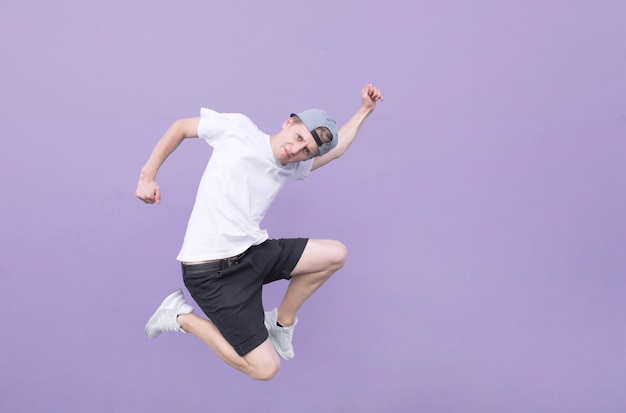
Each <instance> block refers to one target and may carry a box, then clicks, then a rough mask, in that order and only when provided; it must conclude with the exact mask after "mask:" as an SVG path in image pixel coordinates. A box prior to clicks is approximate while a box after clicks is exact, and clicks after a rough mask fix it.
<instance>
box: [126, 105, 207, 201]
mask: <svg viewBox="0 0 626 413" xmlns="http://www.w3.org/2000/svg"><path fill="white" fill-rule="evenodd" d="M198 123H200V118H199V117H198V118H187V119H179V120H177V121H176V122H174V123H173V124H172V126H170V127H169V128H168V129H167V131H165V133H164V134H163V136H162V137H161V139H159V141H158V142H157V144H156V145H155V146H154V149H153V150H152V153H151V154H150V157H149V158H148V161H147V162H146V164H145V165H144V166H143V168H141V173H140V174H139V183H138V184H137V190H136V191H135V196H136V197H137V198H139V199H141V200H142V201H143V202H145V203H146V204H154V203H156V204H159V203H160V202H161V189H160V188H159V184H158V183H157V181H156V175H157V172H158V170H159V168H160V167H161V165H163V162H165V160H166V159H167V157H168V156H170V154H171V153H172V152H174V150H175V149H176V148H178V145H180V143H181V142H182V141H183V140H184V139H186V138H197V137H198Z"/></svg>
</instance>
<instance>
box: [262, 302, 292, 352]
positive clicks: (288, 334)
mask: <svg viewBox="0 0 626 413" xmlns="http://www.w3.org/2000/svg"><path fill="white" fill-rule="evenodd" d="M277 319H278V309H277V308H275V309H273V310H272V311H270V312H266V313H265V328H267V332H268V333H269V335H270V341H271V342H272V345H273V346H274V349H276V352H277V353H278V355H279V356H281V357H282V358H284V359H285V360H291V359H292V358H293V357H294V352H293V345H292V344H291V340H292V338H293V329H294V327H295V326H296V324H298V317H296V320H295V321H294V323H293V325H291V326H289V327H280V326H279V325H278V324H276V322H277Z"/></svg>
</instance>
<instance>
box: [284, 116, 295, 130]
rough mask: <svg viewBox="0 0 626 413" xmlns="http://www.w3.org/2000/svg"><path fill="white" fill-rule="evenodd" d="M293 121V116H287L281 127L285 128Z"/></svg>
mask: <svg viewBox="0 0 626 413" xmlns="http://www.w3.org/2000/svg"><path fill="white" fill-rule="evenodd" d="M292 123H293V118H287V120H286V121H285V122H283V129H287V128H288V127H290V126H291V124H292Z"/></svg>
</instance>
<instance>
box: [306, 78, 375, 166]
mask: <svg viewBox="0 0 626 413" xmlns="http://www.w3.org/2000/svg"><path fill="white" fill-rule="evenodd" d="M379 100H383V96H382V94H381V93H380V90H379V89H378V88H377V87H375V86H374V85H372V84H370V83H368V84H367V85H365V87H364V88H363V89H362V90H361V101H362V103H361V107H360V108H359V110H358V111H357V112H356V113H355V114H354V115H353V116H352V117H351V118H350V120H348V121H347V122H346V123H345V124H344V125H343V126H342V127H341V128H340V129H339V142H338V143H337V146H336V147H335V148H334V149H333V150H331V151H329V152H328V153H327V154H325V155H323V156H318V157H316V158H314V160H313V166H312V167H311V170H312V171H313V170H315V169H317V168H319V167H321V166H324V165H326V164H327V163H329V162H330V161H332V160H335V159H337V158H339V157H340V156H341V155H343V154H344V153H345V152H346V150H348V148H349V147H350V145H352V142H353V141H354V138H356V136H357V135H358V133H359V131H360V130H361V127H362V126H363V124H364V123H365V121H366V120H367V118H368V116H369V115H370V114H371V113H372V112H373V111H374V109H376V102H377V101H379Z"/></svg>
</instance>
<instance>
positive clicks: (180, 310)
mask: <svg viewBox="0 0 626 413" xmlns="http://www.w3.org/2000/svg"><path fill="white" fill-rule="evenodd" d="M192 311H193V307H192V306H190V305H189V304H187V303H186V302H185V297H183V290H181V289H178V290H176V291H174V292H173V293H171V294H170V295H168V296H167V297H165V299H164V300H163V302H162V303H161V305H160V306H159V308H157V310H156V311H155V312H154V314H152V317H150V320H148V324H146V328H144V332H145V333H146V335H147V336H148V337H150V338H155V337H156V336H158V335H159V334H161V333H164V332H167V331H170V332H176V331H183V330H181V329H180V324H178V322H177V321H176V317H178V316H179V315H181V314H189V313H191V312H192Z"/></svg>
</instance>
